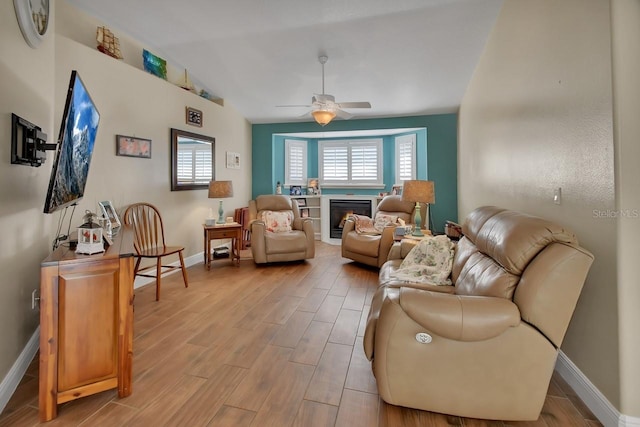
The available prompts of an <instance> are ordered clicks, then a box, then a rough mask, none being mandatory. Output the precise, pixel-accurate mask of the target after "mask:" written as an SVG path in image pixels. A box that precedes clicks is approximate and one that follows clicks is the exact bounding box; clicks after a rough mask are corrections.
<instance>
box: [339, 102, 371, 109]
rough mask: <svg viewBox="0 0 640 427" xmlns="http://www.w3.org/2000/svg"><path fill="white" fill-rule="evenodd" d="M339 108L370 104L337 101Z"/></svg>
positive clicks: (368, 104) (360, 106) (359, 106)
mask: <svg viewBox="0 0 640 427" xmlns="http://www.w3.org/2000/svg"><path fill="white" fill-rule="evenodd" d="M338 106H339V107H340V108H371V104H370V103H368V102H339V103H338Z"/></svg>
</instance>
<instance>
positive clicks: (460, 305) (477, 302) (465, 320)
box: [400, 287, 520, 341]
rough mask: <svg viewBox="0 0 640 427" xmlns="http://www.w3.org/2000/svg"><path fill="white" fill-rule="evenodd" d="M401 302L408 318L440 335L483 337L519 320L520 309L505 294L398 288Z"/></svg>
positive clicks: (489, 336)
mask: <svg viewBox="0 0 640 427" xmlns="http://www.w3.org/2000/svg"><path fill="white" fill-rule="evenodd" d="M400 306H401V307H402V309H403V310H404V311H405V313H407V315H408V316H409V317H411V319H413V320H414V321H415V322H416V323H418V324H420V325H421V326H423V327H424V328H425V329H427V330H428V331H431V332H433V333H435V334H437V335H439V336H441V337H444V338H448V339H452V340H456V341H483V340H487V339H490V338H493V337H496V336H498V335H500V334H502V333H503V332H505V331H506V330H507V329H509V328H510V327H514V326H517V325H518V324H519V323H520V310H518V306H517V305H515V304H514V303H513V302H512V301H510V300H507V299H504V298H494V297H480V296H467V295H451V294H443V293H438V292H430V291H423V290H420V289H413V288H406V287H403V288H401V289H400Z"/></svg>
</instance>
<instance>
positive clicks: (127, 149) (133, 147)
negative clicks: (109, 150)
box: [116, 135, 151, 159]
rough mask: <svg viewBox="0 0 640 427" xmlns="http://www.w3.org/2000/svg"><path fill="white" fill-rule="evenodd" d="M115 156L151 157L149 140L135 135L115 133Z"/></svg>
mask: <svg viewBox="0 0 640 427" xmlns="http://www.w3.org/2000/svg"><path fill="white" fill-rule="evenodd" d="M116 156H126V157H139V158H142V159H150V158H151V140H150V139H145V138H138V137H135V136H125V135H116Z"/></svg>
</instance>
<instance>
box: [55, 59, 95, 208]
mask: <svg viewBox="0 0 640 427" xmlns="http://www.w3.org/2000/svg"><path fill="white" fill-rule="evenodd" d="M99 122H100V113H99V112H98V109H97V108H96V105H95V104H94V103H93V100H92V99H91V96H90V95H89V92H87V88H86V87H85V85H84V83H83V82H82V79H81V78H80V75H79V74H78V72H77V71H75V70H73V71H72V72H71V81H70V82H69V89H68V90H67V100H66V103H65V106H64V113H63V114H62V124H61V125H60V135H59V136H58V147H57V149H56V157H55V161H54V164H53V168H52V169H51V178H50V179H49V190H48V191H47V200H46V201H45V204H44V213H52V212H55V211H56V210H59V209H62V208H65V207H67V206H71V205H73V204H75V203H77V202H78V201H79V200H80V199H82V197H83V196H84V187H85V185H86V183H87V176H88V175H89V165H90V164H91V155H92V153H93V146H94V145H95V142H96V134H97V132H98V124H99Z"/></svg>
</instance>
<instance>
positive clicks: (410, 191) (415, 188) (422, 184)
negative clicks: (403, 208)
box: [402, 180, 436, 204]
mask: <svg viewBox="0 0 640 427" xmlns="http://www.w3.org/2000/svg"><path fill="white" fill-rule="evenodd" d="M402 200H404V201H407V202H414V203H431V204H433V203H435V201H436V197H435V192H434V185H433V181H421V180H411V181H405V182H404V184H403V186H402Z"/></svg>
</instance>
